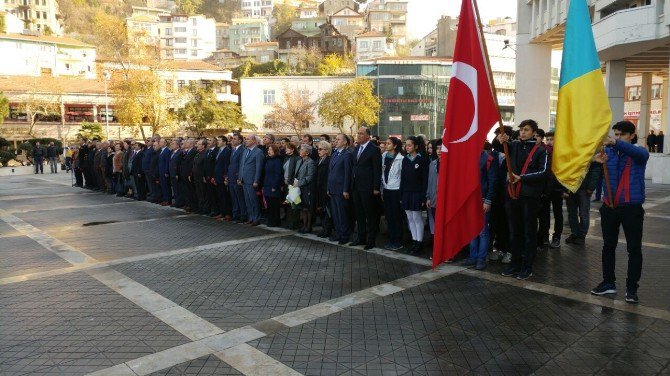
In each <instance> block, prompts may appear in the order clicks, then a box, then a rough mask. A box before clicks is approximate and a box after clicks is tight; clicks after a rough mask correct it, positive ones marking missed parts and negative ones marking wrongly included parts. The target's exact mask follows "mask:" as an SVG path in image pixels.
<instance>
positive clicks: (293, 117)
mask: <svg viewBox="0 0 670 376" xmlns="http://www.w3.org/2000/svg"><path fill="white" fill-rule="evenodd" d="M311 96H312V93H311V92H309V91H308V90H298V89H292V90H290V89H288V88H286V87H284V93H283V95H282V100H281V101H278V102H276V103H275V104H274V105H272V111H271V112H270V113H268V114H267V115H265V124H266V126H267V127H269V128H271V129H275V130H277V131H289V130H290V131H293V132H295V133H296V134H298V135H299V134H302V130H303V128H306V127H308V126H309V123H310V122H312V121H314V119H315V117H314V110H315V108H316V104H317V102H316V101H312V100H311Z"/></svg>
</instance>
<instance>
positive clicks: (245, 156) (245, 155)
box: [244, 149, 251, 161]
mask: <svg viewBox="0 0 670 376" xmlns="http://www.w3.org/2000/svg"><path fill="white" fill-rule="evenodd" d="M250 151H251V149H247V152H246V153H245V154H244V160H245V161H246V160H247V158H249V152H250Z"/></svg>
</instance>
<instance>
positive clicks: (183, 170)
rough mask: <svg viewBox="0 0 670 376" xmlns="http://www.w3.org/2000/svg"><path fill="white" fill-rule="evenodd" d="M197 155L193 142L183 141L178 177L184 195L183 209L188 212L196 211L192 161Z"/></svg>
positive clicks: (196, 200) (196, 202) (196, 203)
mask: <svg viewBox="0 0 670 376" xmlns="http://www.w3.org/2000/svg"><path fill="white" fill-rule="evenodd" d="M197 153H198V152H197V150H196V148H195V144H194V140H193V139H188V140H184V142H183V149H182V160H181V165H180V166H179V177H180V179H181V187H182V192H183V193H184V203H185V207H184V209H185V210H186V211H188V212H191V211H198V199H197V196H196V194H195V180H194V179H193V160H194V159H195V155H196V154H197Z"/></svg>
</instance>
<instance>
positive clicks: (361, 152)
mask: <svg viewBox="0 0 670 376" xmlns="http://www.w3.org/2000/svg"><path fill="white" fill-rule="evenodd" d="M363 150H364V148H363V146H361V147H359V148H358V155H357V156H356V160H359V159H360V158H361V154H363Z"/></svg>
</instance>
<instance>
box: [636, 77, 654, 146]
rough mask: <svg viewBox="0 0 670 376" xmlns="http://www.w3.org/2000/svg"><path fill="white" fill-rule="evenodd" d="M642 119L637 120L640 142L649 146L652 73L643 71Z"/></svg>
mask: <svg viewBox="0 0 670 376" xmlns="http://www.w3.org/2000/svg"><path fill="white" fill-rule="evenodd" d="M640 89H641V91H642V92H641V95H640V119H639V121H638V122H637V138H638V144H639V145H642V146H647V136H648V135H649V128H650V127H649V126H650V124H649V123H650V122H651V73H642V85H641V87H640Z"/></svg>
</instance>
